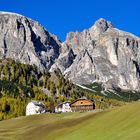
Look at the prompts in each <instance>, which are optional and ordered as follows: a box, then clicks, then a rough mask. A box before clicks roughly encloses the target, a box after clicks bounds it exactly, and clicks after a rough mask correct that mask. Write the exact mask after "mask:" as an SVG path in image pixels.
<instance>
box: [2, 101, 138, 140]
mask: <svg viewBox="0 0 140 140" xmlns="http://www.w3.org/2000/svg"><path fill="white" fill-rule="evenodd" d="M139 108H140V102H137V103H131V104H128V105H126V106H123V107H118V108H114V109H110V110H106V111H103V112H88V113H68V114H46V115H37V116H29V117H20V118H16V119H11V120H6V121H2V122H0V139H2V140H19V139H20V140H24V139H26V140H29V139H34V140H46V139H49V140H69V139H71V140H77V139H80V140H85V139H86V140H91V139H96V140H118V139H119V140H132V139H133V140H138V139H139V134H140V121H139V119H140V110H139ZM30 134H32V135H30Z"/></svg>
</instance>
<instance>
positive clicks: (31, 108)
mask: <svg viewBox="0 0 140 140" xmlns="http://www.w3.org/2000/svg"><path fill="white" fill-rule="evenodd" d="M45 112H46V107H45V105H44V104H43V103H42V102H38V101H34V100H31V102H30V103H28V105H27V106H26V116H28V115H35V114H42V113H45Z"/></svg>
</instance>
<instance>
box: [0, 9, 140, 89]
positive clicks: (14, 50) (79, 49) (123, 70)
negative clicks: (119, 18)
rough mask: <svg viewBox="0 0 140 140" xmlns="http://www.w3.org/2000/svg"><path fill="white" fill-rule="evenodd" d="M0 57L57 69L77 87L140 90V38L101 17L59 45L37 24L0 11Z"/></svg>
mask: <svg viewBox="0 0 140 140" xmlns="http://www.w3.org/2000/svg"><path fill="white" fill-rule="evenodd" d="M0 58H12V59H14V60H18V61H21V62H22V63H28V64H31V65H33V64H35V65H37V66H38V67H39V68H40V69H41V70H42V69H49V70H50V71H54V70H55V69H59V70H60V71H61V72H62V73H63V74H64V75H65V77H67V78H69V79H70V80H72V81H73V82H75V83H77V84H89V83H92V82H95V81H96V82H100V83H102V84H103V85H104V87H105V88H106V89H109V88H112V87H117V88H118V87H119V88H121V89H124V90H137V91H140V38H138V37H136V36H134V35H132V34H130V33H127V32H123V31H121V30H118V29H117V28H115V27H114V26H113V25H112V23H111V22H109V21H106V20H105V19H103V18H101V19H99V20H98V21H96V22H95V24H94V25H93V26H92V27H91V28H89V29H87V30H84V31H83V32H70V33H69V34H68V35H67V38H66V41H65V42H63V43H62V42H61V41H60V40H59V39H58V38H57V37H56V36H55V35H52V34H51V33H49V32H48V31H47V30H46V29H45V28H43V27H42V26H41V25H40V24H39V23H38V22H36V21H33V20H32V19H29V18H27V17H24V16H21V15H18V14H14V13H6V12H0Z"/></svg>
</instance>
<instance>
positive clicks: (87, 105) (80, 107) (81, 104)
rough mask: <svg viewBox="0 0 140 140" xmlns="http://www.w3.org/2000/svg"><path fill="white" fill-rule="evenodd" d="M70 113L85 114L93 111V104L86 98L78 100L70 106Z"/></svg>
mask: <svg viewBox="0 0 140 140" xmlns="http://www.w3.org/2000/svg"><path fill="white" fill-rule="evenodd" d="M70 106H71V110H72V112H85V111H92V110H94V109H95V104H94V103H93V102H92V101H91V100H88V99H86V98H79V99H77V100H75V101H74V102H72V103H71V104H70Z"/></svg>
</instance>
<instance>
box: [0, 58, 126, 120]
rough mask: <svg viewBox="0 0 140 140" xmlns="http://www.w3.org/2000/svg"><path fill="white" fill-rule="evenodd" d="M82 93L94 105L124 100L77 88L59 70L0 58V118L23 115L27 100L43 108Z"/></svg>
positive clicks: (112, 104) (71, 98)
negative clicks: (41, 103)
mask: <svg viewBox="0 0 140 140" xmlns="http://www.w3.org/2000/svg"><path fill="white" fill-rule="evenodd" d="M83 96H86V97H87V98H88V99H90V100H93V101H94V103H95V104H96V108H97V109H99V108H100V109H104V108H108V107H112V106H120V105H122V104H124V103H123V102H122V101H117V100H113V99H108V98H106V97H103V96H98V95H96V94H94V93H90V92H88V91H82V90H80V89H79V88H78V87H77V86H76V85H74V84H73V83H72V82H71V81H69V80H68V79H65V78H64V77H63V75H62V74H61V73H60V72H59V71H55V72H52V73H50V72H48V71H47V70H46V71H39V70H38V69H37V67H36V66H35V65H34V66H31V65H27V64H21V63H20V62H16V61H14V60H12V59H2V60H0V120H3V119H9V118H14V117H18V116H24V115H25V108H26V105H27V104H28V103H29V102H30V101H31V100H37V101H41V102H43V103H44V104H45V105H46V108H47V111H49V112H54V107H55V106H56V105H57V104H59V103H61V102H64V101H74V100H76V99H77V98H81V97H83Z"/></svg>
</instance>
